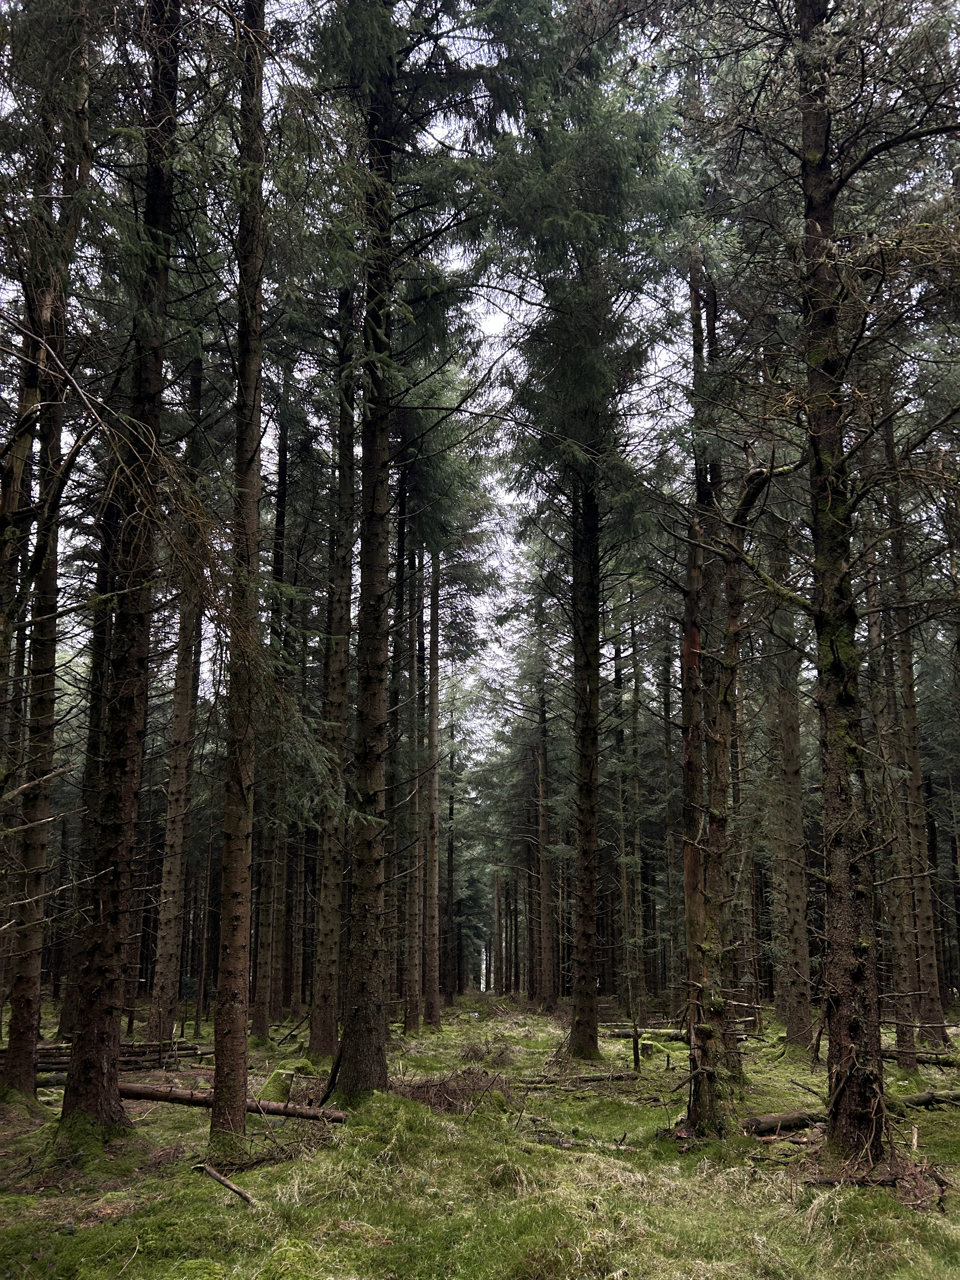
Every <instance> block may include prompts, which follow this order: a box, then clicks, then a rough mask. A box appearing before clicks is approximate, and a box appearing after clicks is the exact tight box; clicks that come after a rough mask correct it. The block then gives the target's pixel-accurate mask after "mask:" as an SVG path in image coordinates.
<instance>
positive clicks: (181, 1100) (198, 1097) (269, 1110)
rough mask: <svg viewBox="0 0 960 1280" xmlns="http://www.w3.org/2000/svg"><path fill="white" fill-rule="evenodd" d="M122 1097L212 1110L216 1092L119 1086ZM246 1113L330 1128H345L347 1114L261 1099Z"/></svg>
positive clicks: (253, 1100)
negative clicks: (319, 1122)
mask: <svg viewBox="0 0 960 1280" xmlns="http://www.w3.org/2000/svg"><path fill="white" fill-rule="evenodd" d="M120 1097H121V1098H129V1099H131V1101H137V1102H173V1103H177V1104H178V1105H179V1106H182V1107H212V1106H213V1090H212V1089H210V1090H204V1091H203V1092H200V1091H199V1090H196V1089H167V1088H164V1087H159V1086H154V1085H146V1084H125V1083H123V1082H122V1081H121V1083H120ZM247 1110H248V1111H250V1112H252V1113H253V1114H254V1115H264V1116H290V1117H291V1118H292V1119H294V1120H327V1121H329V1122H330V1124H344V1123H345V1121H346V1119H347V1112H346V1111H335V1110H333V1108H332V1107H297V1106H294V1105H293V1104H292V1103H289V1102H266V1101H260V1099H258V1098H248V1099H247Z"/></svg>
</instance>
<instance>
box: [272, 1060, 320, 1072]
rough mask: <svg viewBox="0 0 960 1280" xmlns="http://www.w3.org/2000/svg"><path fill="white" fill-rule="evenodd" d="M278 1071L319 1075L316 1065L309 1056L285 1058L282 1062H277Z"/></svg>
mask: <svg viewBox="0 0 960 1280" xmlns="http://www.w3.org/2000/svg"><path fill="white" fill-rule="evenodd" d="M277 1070H278V1071H292V1072H293V1073H294V1074H295V1075H298V1076H315V1075H318V1074H319V1072H318V1071H317V1068H316V1066H314V1064H313V1063H312V1062H311V1061H310V1059H309V1058H284V1059H283V1061H282V1062H278V1063H277Z"/></svg>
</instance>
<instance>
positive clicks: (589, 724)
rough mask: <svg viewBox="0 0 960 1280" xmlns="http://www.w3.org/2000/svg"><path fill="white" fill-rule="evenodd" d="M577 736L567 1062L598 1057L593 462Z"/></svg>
mask: <svg viewBox="0 0 960 1280" xmlns="http://www.w3.org/2000/svg"><path fill="white" fill-rule="evenodd" d="M572 514H573V544H572V551H573V599H572V610H571V612H572V621H573V667H574V676H573V684H574V737H575V740H576V759H577V904H576V923H575V942H574V962H573V1010H572V1015H573V1016H572V1023H571V1027H570V1056H571V1057H573V1058H585V1059H595V1058H599V1057H600V1046H599V1028H598V1025H597V880H598V873H599V835H600V830H599V828H600V505H599V501H598V493H597V476H596V464H595V462H594V461H593V460H592V459H589V458H588V459H586V460H585V461H584V462H583V463H582V474H581V475H580V476H578V477H577V480H576V482H575V492H574V498H573V512H572Z"/></svg>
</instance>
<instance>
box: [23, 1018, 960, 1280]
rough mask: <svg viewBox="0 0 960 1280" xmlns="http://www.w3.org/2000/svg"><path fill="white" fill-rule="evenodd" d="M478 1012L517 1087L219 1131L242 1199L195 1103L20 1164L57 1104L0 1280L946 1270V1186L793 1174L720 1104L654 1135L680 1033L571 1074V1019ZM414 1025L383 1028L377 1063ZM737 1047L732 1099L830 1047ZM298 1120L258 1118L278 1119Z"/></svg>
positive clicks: (955, 1262)
mask: <svg viewBox="0 0 960 1280" xmlns="http://www.w3.org/2000/svg"><path fill="white" fill-rule="evenodd" d="M471 1021H472V1020H471ZM483 1030H484V1033H485V1034H486V1033H487V1032H489V1033H490V1038H491V1041H492V1040H493V1037H494V1035H495V1037H496V1044H497V1045H500V1044H501V1043H502V1044H505V1045H508V1046H509V1047H510V1048H511V1049H512V1050H513V1051H514V1052H515V1053H516V1055H517V1057H516V1059H515V1060H514V1059H512V1058H511V1059H510V1060H509V1062H508V1063H507V1064H506V1065H505V1066H504V1068H503V1069H502V1070H503V1074H504V1076H505V1078H506V1080H507V1081H508V1082H509V1084H510V1087H511V1092H510V1094H508V1093H507V1092H506V1090H501V1089H500V1088H499V1081H498V1082H497V1085H496V1086H495V1089H491V1091H490V1094H488V1095H487V1097H486V1098H485V1101H484V1105H483V1106H482V1107H480V1108H478V1109H477V1110H475V1111H474V1112H473V1114H472V1115H471V1116H470V1117H469V1118H467V1117H466V1116H464V1115H458V1114H438V1113H437V1112H434V1111H432V1110H431V1109H430V1108H429V1107H426V1106H424V1105H421V1104H420V1103H416V1102H411V1101H409V1100H405V1099H401V1098H398V1097H396V1096H394V1095H392V1094H384V1093H377V1094H373V1095H372V1096H370V1097H369V1098H367V1099H365V1100H364V1101H363V1102H362V1103H361V1104H360V1105H359V1106H358V1107H357V1109H356V1111H355V1112H354V1114H353V1115H352V1116H351V1118H350V1122H349V1123H348V1124H347V1125H344V1126H337V1127H336V1128H335V1129H334V1130H333V1131H332V1132H330V1133H327V1134H326V1135H325V1136H324V1137H323V1140H322V1142H318V1143H315V1144H313V1145H310V1144H309V1142H306V1143H305V1145H304V1146H303V1149H302V1150H298V1149H297V1148H296V1147H294V1148H293V1149H292V1152H291V1150H289V1149H288V1151H287V1152H286V1154H287V1156H288V1157H289V1155H290V1154H291V1153H292V1154H294V1155H295V1156H296V1158H294V1159H290V1158H287V1159H285V1160H283V1161H281V1162H279V1163H276V1164H274V1165H272V1166H271V1165H264V1164H259V1165H257V1166H256V1167H249V1166H250V1161H251V1155H254V1156H255V1157H257V1158H259V1157H260V1156H261V1153H262V1152H263V1151H265V1150H266V1146H267V1144H266V1143H265V1141H264V1140H263V1138H262V1137H261V1138H260V1139H258V1140H257V1142H259V1145H256V1142H255V1144H254V1149H253V1150H252V1149H251V1141H250V1140H241V1139H233V1140H229V1139H227V1140H225V1141H221V1140H218V1142H217V1146H216V1149H215V1151H213V1152H211V1153H208V1155H207V1157H206V1158H207V1159H210V1160H211V1162H212V1163H213V1164H214V1165H215V1166H216V1167H217V1168H218V1169H220V1170H221V1171H222V1172H223V1173H225V1174H226V1175H227V1176H228V1177H231V1178H232V1179H233V1180H234V1181H236V1182H237V1183H239V1184H240V1185H241V1186H243V1187H244V1189H245V1190H247V1191H248V1192H249V1193H250V1194H251V1195H253V1196H254V1198H255V1200H256V1206H255V1207H254V1208H251V1207H250V1206H248V1205H246V1204H244V1203H243V1202H242V1201H241V1200H240V1199H239V1198H238V1197H236V1196H235V1195H233V1194H232V1193H231V1192H230V1191H228V1190H226V1189H225V1188H223V1187H220V1186H218V1185H217V1184H216V1183H215V1182H213V1181H212V1180H211V1179H209V1178H207V1177H205V1176H204V1175H202V1174H201V1173H198V1172H197V1171H196V1170H195V1167H194V1166H195V1165H196V1164H197V1162H198V1159H200V1158H201V1157H200V1155H199V1152H200V1151H201V1150H202V1149H203V1143H204V1142H205V1138H206V1127H207V1124H208V1123H209V1116H208V1114H207V1113H205V1112H203V1111H200V1110H194V1109H191V1108H185V1107H174V1106H166V1105H159V1106H148V1105H146V1104H144V1106H143V1108H142V1114H143V1117H144V1118H143V1120H142V1121H139V1120H138V1126H139V1124H140V1123H142V1124H144V1125H147V1126H149V1132H150V1136H151V1140H152V1142H153V1143H154V1145H155V1149H156V1152H157V1154H158V1155H160V1154H162V1153H167V1155H166V1156H165V1157H164V1161H163V1162H157V1163H150V1162H149V1160H148V1159H147V1158H146V1153H145V1152H144V1149H143V1147H142V1145H141V1147H140V1148H139V1149H138V1148H137V1145H136V1141H135V1139H134V1138H131V1137H129V1136H124V1137H123V1138H121V1139H120V1140H115V1141H114V1142H111V1143H109V1144H107V1147H106V1148H105V1149H104V1151H103V1153H102V1155H101V1156H100V1157H99V1158H97V1159H91V1160H89V1161H88V1163H87V1164H86V1166H85V1167H84V1169H83V1171H82V1172H80V1171H78V1170H77V1169H76V1168H75V1167H73V1166H66V1165H64V1166H62V1167H61V1168H59V1169H58V1170H57V1174H56V1176H55V1178H51V1177H49V1176H48V1175H46V1174H44V1176H43V1178H42V1180H41V1181H40V1182H39V1183H38V1182H37V1181H36V1178H35V1174H31V1173H29V1171H30V1170H36V1169H37V1168H38V1167H39V1164H38V1153H40V1152H42V1151H43V1150H44V1149H45V1148H46V1146H47V1145H48V1144H49V1142H50V1137H51V1134H52V1133H53V1132H54V1126H53V1125H47V1126H44V1127H38V1128H34V1127H29V1128H26V1127H25V1128H24V1130H23V1131H22V1132H21V1133H19V1134H17V1135H15V1136H14V1138H12V1139H11V1140H9V1141H7V1142H6V1143H5V1144H4V1145H5V1147H6V1150H5V1151H4V1152H0V1185H3V1184H4V1183H5V1184H6V1185H8V1186H16V1187H17V1194H10V1195H7V1196H5V1197H3V1196H0V1217H2V1219H3V1221H4V1222H5V1223H6V1224H7V1225H6V1226H4V1227H3V1228H2V1234H0V1256H2V1257H3V1259H4V1264H3V1266H0V1280H2V1277H3V1276H4V1274H5V1271H6V1270H9V1271H10V1273H11V1275H17V1276H19V1275H24V1276H36V1277H38V1280H39V1277H42V1276H46V1275H50V1276H56V1277H57V1280H117V1277H118V1276H121V1277H122V1280H228V1278H229V1280H288V1278H290V1277H296V1278H298V1280H299V1277H304V1278H307V1277H317V1278H318V1280H326V1278H327V1277H331V1278H333V1277H335V1278H336V1280H346V1278H347V1277H349V1278H350V1280H386V1278H387V1277H392V1280H604V1278H606V1277H611V1276H615V1275H617V1274H618V1273H620V1274H622V1275H624V1276H629V1277H631V1280H653V1278H654V1277H655V1278H656V1280H689V1278H690V1277H692V1276H697V1277H704V1280H706V1278H707V1277H713V1278H715V1280H729V1278H731V1277H736V1278H737V1280H761V1278H762V1280H820V1278H821V1277H823V1276H830V1277H831V1278H832V1280H874V1277H877V1276H882V1277H883V1278H884V1280H908V1278H909V1280H946V1277H948V1276H951V1275H952V1274H955V1273H956V1271H957V1268H958V1267H960V1254H958V1248H960V1197H958V1196H956V1195H954V1194H953V1193H951V1194H949V1195H948V1197H947V1201H946V1213H944V1214H938V1213H917V1212H915V1211H914V1210H913V1209H910V1208H907V1207H905V1206H904V1205H903V1204H901V1203H898V1201H897V1200H896V1199H895V1198H894V1197H893V1196H891V1195H890V1194H889V1193H887V1192H886V1191H868V1190H864V1189H858V1188H846V1187H840V1188H835V1187H826V1188H825V1187H821V1186H807V1185H805V1178H806V1177H807V1176H808V1173H807V1171H806V1170H805V1169H804V1167H803V1166H801V1165H799V1164H797V1165H796V1166H795V1167H791V1166H790V1164H784V1163H782V1162H783V1161H791V1160H794V1159H795V1160H799V1159H801V1158H802V1156H803V1149H802V1148H796V1147H793V1146H791V1145H790V1144H787V1143H784V1144H782V1146H776V1145H774V1146H770V1145H764V1144H760V1143H758V1142H757V1141H756V1140H755V1139H753V1138H748V1137H744V1136H742V1135H741V1134H740V1133H739V1131H738V1128H737V1127H736V1126H731V1131H730V1135H729V1136H728V1138H727V1140H726V1141H722V1142H721V1141H716V1140H714V1141H711V1142H708V1143H693V1142H688V1141H681V1142H680V1143H678V1142H677V1141H676V1140H674V1139H672V1138H667V1137H664V1136H658V1131H660V1130H663V1129H665V1128H666V1127H667V1126H668V1125H669V1124H670V1123H671V1122H672V1121H673V1120H674V1119H675V1118H676V1116H677V1115H678V1114H679V1113H680V1112H681V1111H682V1109H683V1106H684V1096H685V1089H684V1088H683V1087H681V1088H680V1089H679V1090H677V1091H674V1090H675V1088H676V1086H677V1085H678V1084H680V1082H681V1081H682V1079H683V1077H684V1076H685V1075H686V1071H687V1065H686V1055H685V1052H684V1047H683V1046H682V1045H678V1046H676V1052H675V1053H674V1052H673V1051H672V1048H671V1046H669V1045H667V1046H664V1051H662V1052H658V1053H656V1054H655V1055H654V1056H653V1057H652V1058H649V1059H644V1061H643V1064H642V1068H641V1072H640V1076H639V1079H638V1080H637V1081H636V1082H634V1081H633V1080H632V1079H631V1080H621V1081H613V1080H611V1081H610V1082H609V1083H604V1082H591V1083H588V1084H583V1083H581V1082H580V1081H579V1077H580V1076H581V1075H582V1074H590V1075H593V1074H598V1073H595V1072H593V1071H590V1072H588V1073H583V1072H582V1071H581V1069H580V1068H579V1066H578V1065H577V1064H575V1063H571V1062H569V1061H565V1060H563V1059H557V1058H556V1057H554V1054H555V1052H556V1050H557V1049H558V1048H559V1046H560V1044H561V1042H562V1037H563V1034H564V1032H563V1029H562V1028H561V1027H560V1026H559V1024H557V1023H555V1022H553V1021H552V1020H550V1019H546V1018H539V1017H537V1016H536V1015H533V1014H531V1013H529V1011H527V1012H523V1011H514V1010H512V1009H511V1010H510V1012H509V1014H506V1015H504V1016H503V1017H502V1018H498V1019H497V1020H496V1021H495V1022H494V1020H493V1019H492V1018H490V1019H488V1020H486V1023H485V1026H484V1029H483ZM464 1032H465V1033H468V1034H469V1033H471V1032H472V1033H473V1038H474V1039H476V1029H475V1027H471V1026H467V1025H466V1024H465V1025H464ZM772 1034H773V1035H775V1034H776V1029H774V1031H773V1033H772ZM466 1039H467V1036H466V1035H460V1034H457V1033H455V1032H453V1031H452V1030H451V1029H450V1028H449V1025H448V1024H445V1027H444V1030H443V1032H442V1033H440V1034H439V1035H437V1036H436V1037H434V1039H433V1041H432V1044H431V1048H433V1049H434V1050H435V1058H436V1060H437V1061H438V1063H440V1064H441V1065H440V1066H439V1067H438V1072H441V1073H443V1072H448V1071H450V1070H451V1069H461V1068H462V1061H461V1058H460V1055H461V1054H462V1052H463V1049H464V1045H465V1042H466ZM605 1047H606V1049H607V1053H606V1055H605V1067H606V1068H608V1069H609V1071H610V1073H611V1075H614V1074H618V1073H620V1072H629V1071H631V1068H632V1061H633V1058H632V1046H631V1045H630V1042H629V1041H617V1042H611V1043H610V1044H608V1045H606V1046H605ZM758 1047H759V1048H758ZM421 1048H422V1046H421V1044H420V1042H419V1041H412V1042H410V1043H409V1044H405V1045H398V1046H396V1047H395V1051H394V1052H393V1054H392V1056H391V1072H392V1073H393V1074H394V1075H396V1074H398V1073H399V1070H400V1067H401V1066H403V1068H404V1072H405V1073H406V1072H407V1071H408V1070H409V1069H410V1050H411V1049H412V1050H413V1052H414V1056H419V1054H420V1052H421ZM287 1061H288V1060H284V1063H283V1064H281V1065H282V1067H284V1068H285V1067H286V1066H287ZM668 1062H669V1064H670V1065H669V1068H668ZM746 1063H747V1065H748V1068H749V1076H748V1082H747V1085H746V1097H745V1099H744V1102H743V1104H742V1107H741V1108H740V1112H741V1114H746V1113H748V1112H749V1113H753V1112H760V1111H777V1110H787V1109H795V1108H798V1107H800V1106H805V1105H808V1103H812V1102H813V1100H812V1099H811V1098H809V1095H808V1094H806V1093H804V1091H802V1090H800V1089H798V1087H797V1084H795V1083H792V1081H797V1082H800V1083H805V1084H808V1085H809V1086H810V1087H811V1088H814V1089H817V1090H819V1091H822V1090H823V1088H824V1087H825V1079H826V1077H825V1072H824V1071H823V1070H822V1069H820V1070H816V1071H811V1070H810V1068H809V1066H808V1065H804V1063H802V1062H801V1061H799V1060H797V1059H793V1060H792V1061H787V1060H784V1061H781V1062H774V1061H771V1060H769V1058H767V1057H766V1056H765V1055H764V1052H763V1046H762V1042H759V1041H756V1042H751V1043H750V1045H749V1046H748V1052H747V1055H746ZM279 1069H280V1068H278V1070H279ZM894 1080H895V1077H894ZM574 1082H576V1083H574ZM938 1083H940V1082H939V1077H938ZM941 1087H944V1088H949V1087H953V1085H952V1082H951V1081H950V1080H949V1079H946V1078H945V1079H944V1080H943V1081H942V1084H941ZM494 1092H498V1093H500V1094H501V1097H498V1098H493V1094H494ZM891 1092H892V1093H893V1092H894V1091H893V1090H891ZM511 1097H512V1101H511ZM914 1123H915V1124H917V1126H918V1127H919V1130H920V1148H921V1152H923V1153H924V1154H926V1155H929V1156H930V1157H931V1158H933V1159H935V1160H936V1161H937V1162H938V1163H939V1164H940V1165H941V1166H942V1167H943V1168H944V1171H945V1173H946V1176H947V1178H948V1179H949V1180H950V1181H951V1182H958V1181H960V1179H958V1177H957V1174H956V1173H955V1172H954V1169H953V1168H952V1165H953V1164H956V1165H957V1166H958V1167H960V1108H957V1109H949V1110H943V1111H939V1112H934V1113H928V1112H926V1111H921V1112H917V1113H915V1114H914V1113H911V1117H910V1121H909V1124H910V1125H912V1124H914ZM250 1130H251V1135H253V1136H254V1138H255V1130H256V1125H255V1124H251V1126H250ZM313 1132H314V1130H313V1129H312V1128H311V1127H309V1126H306V1127H305V1129H304V1130H301V1129H297V1128H296V1126H293V1125H287V1123H286V1122H282V1123H280V1124H278V1125H277V1126H275V1127H272V1128H271V1134H272V1135H274V1141H279V1142H280V1143H283V1142H284V1141H285V1140H292V1139H295V1140H296V1142H302V1141H304V1139H305V1138H306V1139H309V1137H310V1135H311V1134H313ZM317 1133H318V1134H319V1130H317ZM909 1137H910V1132H909V1128H907V1129H906V1130H905V1140H906V1144H907V1145H909ZM271 1146H272V1144H271ZM276 1150H277V1153H278V1155H279V1154H281V1152H280V1150H279V1148H276ZM771 1156H772V1157H774V1158H772V1159H771V1158H770V1157H771ZM137 1165H139V1167H136V1166H137ZM25 1171H26V1172H25ZM28 1175H29V1176H28ZM31 1178H33V1180H32V1181H31V1180H30V1179H31ZM24 1179H26V1180H25V1181H24ZM21 1181H22V1182H23V1185H22V1186H21V1185H20V1182H21ZM54 1184H55V1185H54Z"/></svg>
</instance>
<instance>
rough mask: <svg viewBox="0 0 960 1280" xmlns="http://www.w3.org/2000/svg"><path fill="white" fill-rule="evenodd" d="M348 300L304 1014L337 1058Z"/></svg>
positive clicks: (350, 413) (348, 301)
mask: <svg viewBox="0 0 960 1280" xmlns="http://www.w3.org/2000/svg"><path fill="white" fill-rule="evenodd" d="M354 310H355V308H354V301H353V294H352V292H351V291H350V290H349V289H341V290H340V291H339V293H338V295H337V335H338V336H337V405H338V413H337V427H336V459H337V475H336V490H335V493H334V501H335V507H336V516H335V519H334V520H333V522H332V524H331V528H330V540H331V548H330V551H331V556H330V559H331V576H330V596H329V608H328V619H327V624H328V631H329V638H328V641H327V651H326V659H325V671H324V725H325V729H324V734H325V740H326V746H327V749H328V751H329V752H330V756H331V760H332V767H333V772H334V781H335V786H336V794H335V795H333V796H331V797H330V799H328V800H327V801H326V803H325V804H324V806H323V814H322V820H321V821H322V825H321V830H320V858H319V874H318V880H319V887H318V890H317V905H316V929H315V951H314V967H313V1003H312V1004H311V1007H310V1045H309V1049H310V1054H311V1056H312V1057H314V1058H323V1057H327V1056H332V1055H333V1054H335V1053H336V1050H337V1043H338V1039H339V1021H338V992H339V988H340V905H341V891H342V885H343V865H344V819H343V806H344V801H345V792H346V783H345V768H346V754H347V753H346V741H347V689H348V675H349V665H350V627H351V610H350V602H351V595H352V591H353V546H354V523H355V506H356V502H355V494H354V488H355V476H354V462H353V443H354V434H355V422H354V418H355V394H354V388H355V385H356V378H355V373H354V367H353V350H354V326H355V317H354Z"/></svg>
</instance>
